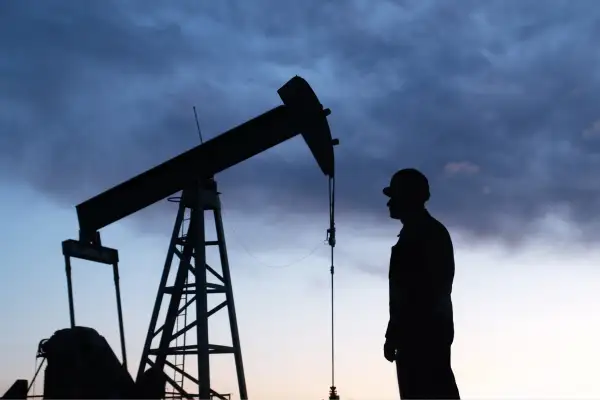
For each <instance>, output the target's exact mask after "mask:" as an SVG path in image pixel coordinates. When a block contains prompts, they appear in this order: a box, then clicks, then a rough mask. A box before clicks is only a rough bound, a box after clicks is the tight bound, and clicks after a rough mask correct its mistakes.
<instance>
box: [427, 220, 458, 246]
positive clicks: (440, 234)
mask: <svg viewBox="0 0 600 400" xmlns="http://www.w3.org/2000/svg"><path fill="white" fill-rule="evenodd" d="M420 236H421V237H422V238H423V239H425V240H428V241H429V240H434V241H436V242H450V243H452V238H451V236H450V232H449V231H448V228H446V225H444V224H443V223H442V222H441V221H440V220H438V219H437V218H435V217H433V216H430V217H429V218H427V221H425V222H424V223H423V225H422V226H421V230H420Z"/></svg>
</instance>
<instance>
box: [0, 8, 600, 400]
mask: <svg viewBox="0 0 600 400" xmlns="http://www.w3.org/2000/svg"><path fill="white" fill-rule="evenodd" d="M596 3H597V2H596V1H594V0H590V1H588V0H578V1H576V2H571V1H569V2H567V1H559V0H544V1H540V0H535V1H530V0H518V1H517V0H497V1H495V0H486V1H474V0H461V2H450V1H441V0H440V1H433V0H419V1H416V0H415V1H401V0H397V1H383V0H375V1H368V2H367V1H355V0H349V1H346V2H344V3H343V5H341V3H339V2H333V1H318V2H317V1H314V0H306V1H304V2H291V1H288V0H280V1H273V0H257V1H255V2H243V1H234V0H227V1H219V2H214V1H213V2H207V1H205V2H202V1H197V0H196V1H185V0H182V1H178V2H176V3H174V2H167V1H158V0H146V1H144V2H122V1H110V0H102V1H100V0H97V1H93V0H88V1H86V2H74V1H59V0H48V1H44V2H36V3H35V6H32V3H28V2H25V1H20V2H16V1H14V2H8V1H5V2H1V3H0V50H1V52H2V54H3V57H2V59H1V60H0V196H1V197H2V199H3V206H4V207H3V208H2V209H1V210H0V220H1V221H2V228H1V229H0V236H1V237H2V248H3V250H4V251H3V267H2V268H1V269H0V274H1V275H0V301H2V304H3V306H2V307H1V308H0V317H1V318H2V319H3V320H4V321H7V323H5V325H4V329H2V332H1V333H0V352H1V353H2V354H3V356H2V360H1V361H0V391H4V390H5V388H8V386H10V384H11V383H12V382H13V380H14V379H17V378H27V379H29V378H30V377H31V376H32V375H33V371H34V364H35V360H34V356H35V352H36V349H37V344H38V342H39V340H41V339H43V338H47V337H49V336H50V335H51V334H52V333H53V332H54V331H55V330H57V329H61V328H64V327H67V326H68V323H69V321H68V307H67V296H66V280H65V277H64V266H63V265H64V263H63V258H62V254H61V251H60V242H61V241H62V240H65V239H67V238H76V236H77V230H78V226H77V219H76V214H75V209H74V206H75V205H76V204H78V203H80V202H82V201H84V200H86V199H87V198H89V197H91V196H93V195H95V194H97V193H99V192H101V191H103V190H106V189H108V188H109V187H111V186H113V185H115V184H118V183H119V182H121V181H123V180H125V179H127V178H129V177H131V176H133V175H135V174H138V173H140V172H143V171H144V170H146V169H148V168H150V167H153V166H155V165H157V164H159V163H161V162H163V161H165V160H167V159H169V158H171V157H173V156H175V155H177V154H179V153H181V152H182V151H185V150H187V149H190V148H192V147H193V146H195V145H197V144H198V141H199V138H198V134H197V132H196V126H195V122H194V114H193V111H192V107H193V106H196V108H197V111H198V117H199V121H200V125H201V128H202V134H203V137H204V139H209V138H211V137H214V136H216V135H218V134H220V133H222V132H224V131H226V130H228V129H230V128H231V127H233V126H236V125H238V124H240V123H243V122H244V121H246V120H247V119H249V118H252V117H254V116H256V115H259V114H261V113H263V112H264V111H266V110H267V109H269V108H271V107H274V106H276V105H278V104H280V100H279V98H278V96H277V93H276V90H277V89H278V88H279V87H280V86H281V85H282V84H284V83H285V82H286V81H287V80H288V79H290V78H291V77H292V76H294V75H300V76H302V77H303V78H305V79H306V80H307V81H308V82H309V83H310V84H311V86H312V87H313V89H314V90H315V92H316V93H317V94H318V96H319V98H320V100H321V102H322V103H323V104H324V105H325V106H326V107H328V108H330V109H331V110H332V114H331V116H330V117H329V118H328V120H329V124H330V126H331V130H332V132H333V135H334V137H337V138H339V139H340V142H341V145H340V146H338V147H337V148H336V162H337V177H336V181H337V193H336V196H337V206H336V207H337V219H336V225H337V232H338V235H337V236H338V237H337V239H338V245H337V247H336V272H337V273H336V279H337V281H336V285H337V286H336V296H337V297H336V307H337V308H336V313H337V314H336V315H337V317H336V332H337V333H336V340H337V342H336V347H337V360H336V363H337V377H336V386H337V387H338V391H339V393H340V395H341V397H342V398H344V399H348V400H350V399H354V400H359V399H364V400H368V399H392V398H397V396H398V395H397V384H396V381H395V374H394V368H393V366H392V365H390V364H389V363H387V362H386V361H385V360H384V358H383V352H382V345H383V339H384V333H385V328H386V323H387V317H388V316H387V282H386V279H387V267H388V261H389V251H390V247H391V246H392V245H393V244H394V242H395V240H396V235H397V233H398V231H399V229H400V226H399V224H398V223H397V222H395V221H392V220H390V219H389V218H388V215H387V209H386V207H385V203H386V199H385V198H384V197H383V195H382V194H381V189H382V187H384V186H385V185H386V184H387V183H388V181H389V178H390V176H391V175H392V173H393V172H395V171H396V170H397V169H400V168H404V167H415V168H419V169H420V170H422V171H423V172H424V173H425V174H426V175H427V176H428V177H429V180H430V184H431V192H432V199H431V201H430V204H429V209H430V211H431V212H432V213H433V214H434V215H435V216H436V217H438V218H439V219H440V220H441V221H442V222H444V223H445V224H446V225H447V226H448V228H449V230H450V232H451V234H452V237H453V240H454V243H455V248H456V263H457V270H456V278H455V284H454V294H453V299H454V307H455V326H456V339H455V344H454V346H453V360H452V361H453V368H454V371H455V374H456V377H457V382H458V385H459V388H460V391H461V394H462V396H463V398H489V399H499V398H597V397H598V396H600V388H599V387H598V385H596V384H595V381H596V378H597V368H598V367H597V360H598V358H599V357H600V346H599V345H598V344H597V338H598V337H599V336H600V322H599V321H598V318H597V316H596V310H597V309H598V307H599V306H600V295H598V293H599V290H598V289H600V271H599V270H598V267H597V265H598V263H599V262H600V251H599V250H598V249H597V248H596V246H595V243H596V241H597V238H598V236H599V233H600V226H599V221H600V218H599V217H598V213H597V212H596V211H597V209H598V205H599V204H600V200H599V196H598V195H599V194H600V183H599V182H598V180H597V179H596V171H597V170H598V167H599V166H600V142H599V140H600V109H599V108H600V90H599V89H600V76H599V72H598V71H600V68H599V67H600V53H599V52H598V51H597V46H596V37H597V36H598V34H600V7H599V6H598V5H597V4H596ZM217 179H218V181H219V185H220V191H221V192H222V203H223V220H224V224H225V231H226V234H227V241H228V250H229V257H230V264H231V269H232V274H233V285H234V291H235V300H236V307H237V312H238V320H239V321H238V322H239V328H240V335H241V342H242V351H243V356H244V364H245V368H246V377H247V383H248V391H249V394H250V396H251V397H253V398H263V399H266V400H268V399H278V398H281V397H282V396H286V398H290V399H296V398H297V399H307V398H314V399H322V398H326V396H327V392H328V388H329V385H330V381H329V379H330V378H329V367H330V360H329V351H330V349H329V337H330V336H329V335H330V331H329V329H330V327H329V312H330V309H329V260H328V248H327V246H326V245H325V244H324V243H323V240H324V239H325V230H326V229H327V227H328V215H327V213H328V206H327V200H328V199H327V182H326V178H325V177H324V176H323V175H322V174H321V172H320V171H319V168H318V167H317V165H316V163H315V161H314V159H313V158H312V156H311V154H310V152H309V150H308V149H307V147H306V145H305V144H304V142H303V141H302V140H301V139H300V138H295V139H293V140H290V141H288V142H286V143H284V144H282V145H280V146H278V147H276V148H273V149H271V150H269V151H267V152H265V153H263V154H261V155H259V156H257V157H255V158H253V159H251V160H248V161H247V162H244V163H242V164H240V165H238V166H235V167H234V168H232V169H230V170H227V171H225V172H223V173H221V174H219V175H218V176H217ZM175 212H176V210H175V208H174V206H173V205H172V204H170V203H167V202H166V201H162V202H159V203H157V204H156V205H153V206H151V207H149V208H148V209H146V210H143V211H142V212H140V213H137V214H136V215H133V216H131V217H128V218H126V219H125V220H123V221H120V222H118V223H115V224H113V225H111V226H109V227H107V228H105V229H103V231H102V237H103V243H104V244H106V245H108V246H111V247H115V248H118V249H119V251H120V257H121V264H120V265H121V287H122V292H123V294H122V297H123V308H124V313H125V331H126V342H127V347H128V356H129V359H130V363H131V364H132V366H131V368H132V370H135V367H136V366H137V362H138V360H139V357H140V355H141V349H142V345H143V340H144V337H145V333H146V330H147V327H148V323H149V319H150V312H151V310H152V306H153V303H154V298H155V295H156V290H157V286H158V282H159V279H160V273H161V268H162V266H163V262H164V257H165V254H166V250H167V247H168V240H169V235H170V232H171V230H172V224H173V220H174V217H175ZM74 268H75V270H74V285H75V298H76V318H77V323H78V324H80V325H85V326H91V327H93V328H95V329H97V330H98V331H99V332H100V333H101V334H102V335H104V336H105V337H106V338H107V339H108V341H109V342H110V343H111V345H112V346H113V348H114V349H115V350H117V349H118V330H117V319H116V306H115V300H114V293H113V287H112V276H111V273H110V271H109V270H107V269H106V268H104V267H103V266H98V265H93V264H86V263H84V262H78V263H77V264H76V265H75V266H74ZM211 332H213V331H211ZM211 334H212V333H211ZM212 335H213V336H214V338H215V340H223V341H227V340H228V339H227V337H226V336H227V335H226V326H225V327H223V326H220V327H215V328H214V334H212ZM213 386H214V387H215V389H217V390H219V391H222V392H233V393H235V392H236V384H235V375H234V369H233V362H232V360H229V359H227V357H221V359H219V360H217V362H216V363H215V365H214V368H213ZM40 389H41V387H40V385H38V389H36V390H38V391H39V390H40Z"/></svg>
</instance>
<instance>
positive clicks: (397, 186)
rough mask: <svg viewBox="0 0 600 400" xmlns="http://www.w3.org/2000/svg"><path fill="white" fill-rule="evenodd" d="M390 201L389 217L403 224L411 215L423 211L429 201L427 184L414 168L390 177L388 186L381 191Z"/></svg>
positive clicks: (424, 178) (425, 179) (403, 170)
mask: <svg viewBox="0 0 600 400" xmlns="http://www.w3.org/2000/svg"><path fill="white" fill-rule="evenodd" d="M383 194H385V195H386V196H388V197H389V198H390V200H389V201H388V203H387V206H388V208H389V209H390V217H391V218H393V219H399V220H400V221H402V223H404V222H405V221H406V219H408V218H410V216H411V215H414V214H415V213H418V212H419V211H421V210H423V208H424V207H425V203H426V202H427V200H429V196H430V195H429V182H428V181H427V178H426V177H425V175H423V174H422V173H421V172H419V171H418V170H416V169H414V168H405V169H401V170H400V171H398V172H396V173H395V174H394V175H393V176H392V180H391V182H390V185H389V186H388V187H386V188H384V189H383Z"/></svg>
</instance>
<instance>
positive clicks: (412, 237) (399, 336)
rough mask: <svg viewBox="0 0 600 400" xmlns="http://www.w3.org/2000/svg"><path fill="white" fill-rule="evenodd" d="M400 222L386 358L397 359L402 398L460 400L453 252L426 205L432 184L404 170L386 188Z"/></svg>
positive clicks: (392, 271)
mask: <svg viewBox="0 0 600 400" xmlns="http://www.w3.org/2000/svg"><path fill="white" fill-rule="evenodd" d="M383 193H384V194H385V195H386V196H388V197H389V201H388V203H387V205H388V208H389V210H390V217H391V218H393V219H397V220H400V221H401V222H402V225H403V227H402V230H401V231H400V234H399V235H398V243H396V245H395V246H393V247H392V255H391V259H390V273H389V282H390V321H389V323H388V327H387V332H386V334H385V338H386V340H385V344H384V356H385V358H386V359H387V360H388V361H389V362H394V361H396V371H397V374H398V385H399V387H400V398H401V399H459V398H460V396H459V392H458V387H457V385H456V380H455V378H454V373H453V372H452V367H451V362H450V348H451V346H452V342H453V341H454V320H453V319H454V318H453V313H452V300H451V293H452V283H453V280H454V250H453V246H452V240H451V238H450V234H449V233H448V231H447V230H446V227H444V225H443V224H442V223H441V222H439V221H438V220H436V219H435V218H433V217H432V216H431V214H429V212H428V211H427V209H426V208H425V203H426V202H427V201H428V200H429V196H430V194H429V183H428V181H427V178H426V177H425V175H423V174H422V173H421V172H419V171H417V170H416V169H412V168H408V169H402V170H400V171H398V172H396V173H395V174H394V176H393V177H392V179H391V182H390V185H389V186H388V187H386V188H385V189H383Z"/></svg>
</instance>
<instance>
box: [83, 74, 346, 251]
mask: <svg viewBox="0 0 600 400" xmlns="http://www.w3.org/2000/svg"><path fill="white" fill-rule="evenodd" d="M277 92H278V94H279V97H280V98H281V99H282V101H283V103H284V105H282V106H278V107H275V108H273V109H272V110H270V111H267V112H266V113H264V114H262V115H259V116H258V117H256V118H254V119H252V120H250V121H247V122H246V123H244V124H242V125H239V126H237V127H235V128H233V129H231V130H229V131H227V132H225V133H223V134H221V135H219V136H217V137H215V138H213V139H211V140H209V141H207V142H205V143H204V144H201V145H199V146H197V147H195V148H193V149H191V150H188V151H186V152H185V153H182V154H180V155H178V156H176V157H174V158H172V159H171V160H169V161H166V162H164V163H162V164H160V165H158V166H156V167H154V168H152V169H150V170H148V171H146V172H144V173H142V174H140V175H138V176H136V177H134V178H132V179H130V180H128V181H126V182H123V183H121V184H120V185H117V186H115V187H113V188H112V189H109V190H107V191H105V192H104V193H101V194H99V195H97V196H96V197H93V198H91V199H89V200H87V201H85V202H83V203H81V204H79V205H77V206H76V209H77V216H78V219H79V228H80V231H79V235H80V241H83V242H86V243H89V244H96V243H95V238H96V237H97V235H96V232H97V231H98V230H100V229H101V228H103V227H106V226H108V225H110V224H112V223H114V222H117V221H118V220H120V219H122V218H125V217H127V216H129V215H131V214H134V213H136V212H137V211H140V210H142V209H144V208H145V207H148V206H150V205H152V204H154V203H156V202H158V201H160V200H162V199H164V198H166V197H168V196H170V195H172V194H174V193H176V192H178V191H180V190H182V189H184V188H186V187H190V186H192V185H193V183H194V182H195V181H198V180H202V179H209V178H211V177H213V176H214V175H215V174H217V173H218V172H221V171H224V170H226V169H227V168H230V167H232V166H234V165H236V164H239V163H240V162H242V161H244V160H247V159H249V158H251V157H253V156H255V155H258V154H260V153H262V152H264V151H266V150H268V149H270V148H271V147H274V146H276V145H278V144H280V143H282V142H284V141H286V140H288V139H291V138H292V137H294V136H296V135H297V134H299V133H301V134H302V136H303V137H304V140H305V141H306V143H307V145H308V147H309V148H310V150H311V152H312V154H313V156H314V157H315V159H316V161H317V163H318V165H319V167H320V168H321V171H322V172H323V173H324V174H325V175H327V176H329V177H333V175H334V173H335V171H334V153H333V147H334V146H335V145H337V144H338V141H337V139H336V140H333V139H332V137H331V132H330V130H329V124H328V123H327V116H328V115H329V114H330V113H331V111H330V110H329V109H324V108H323V106H322V105H321V103H320V102H319V99H318V98H317V96H316V94H315V93H314V91H313V90H312V89H311V87H310V86H309V84H308V83H307V82H306V81H305V80H304V79H302V78H300V77H298V76H296V77H294V78H292V79H291V80H290V81H288V82H287V83H286V84H285V85H284V86H283V87H281V88H280V89H279V90H278V91H277Z"/></svg>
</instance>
